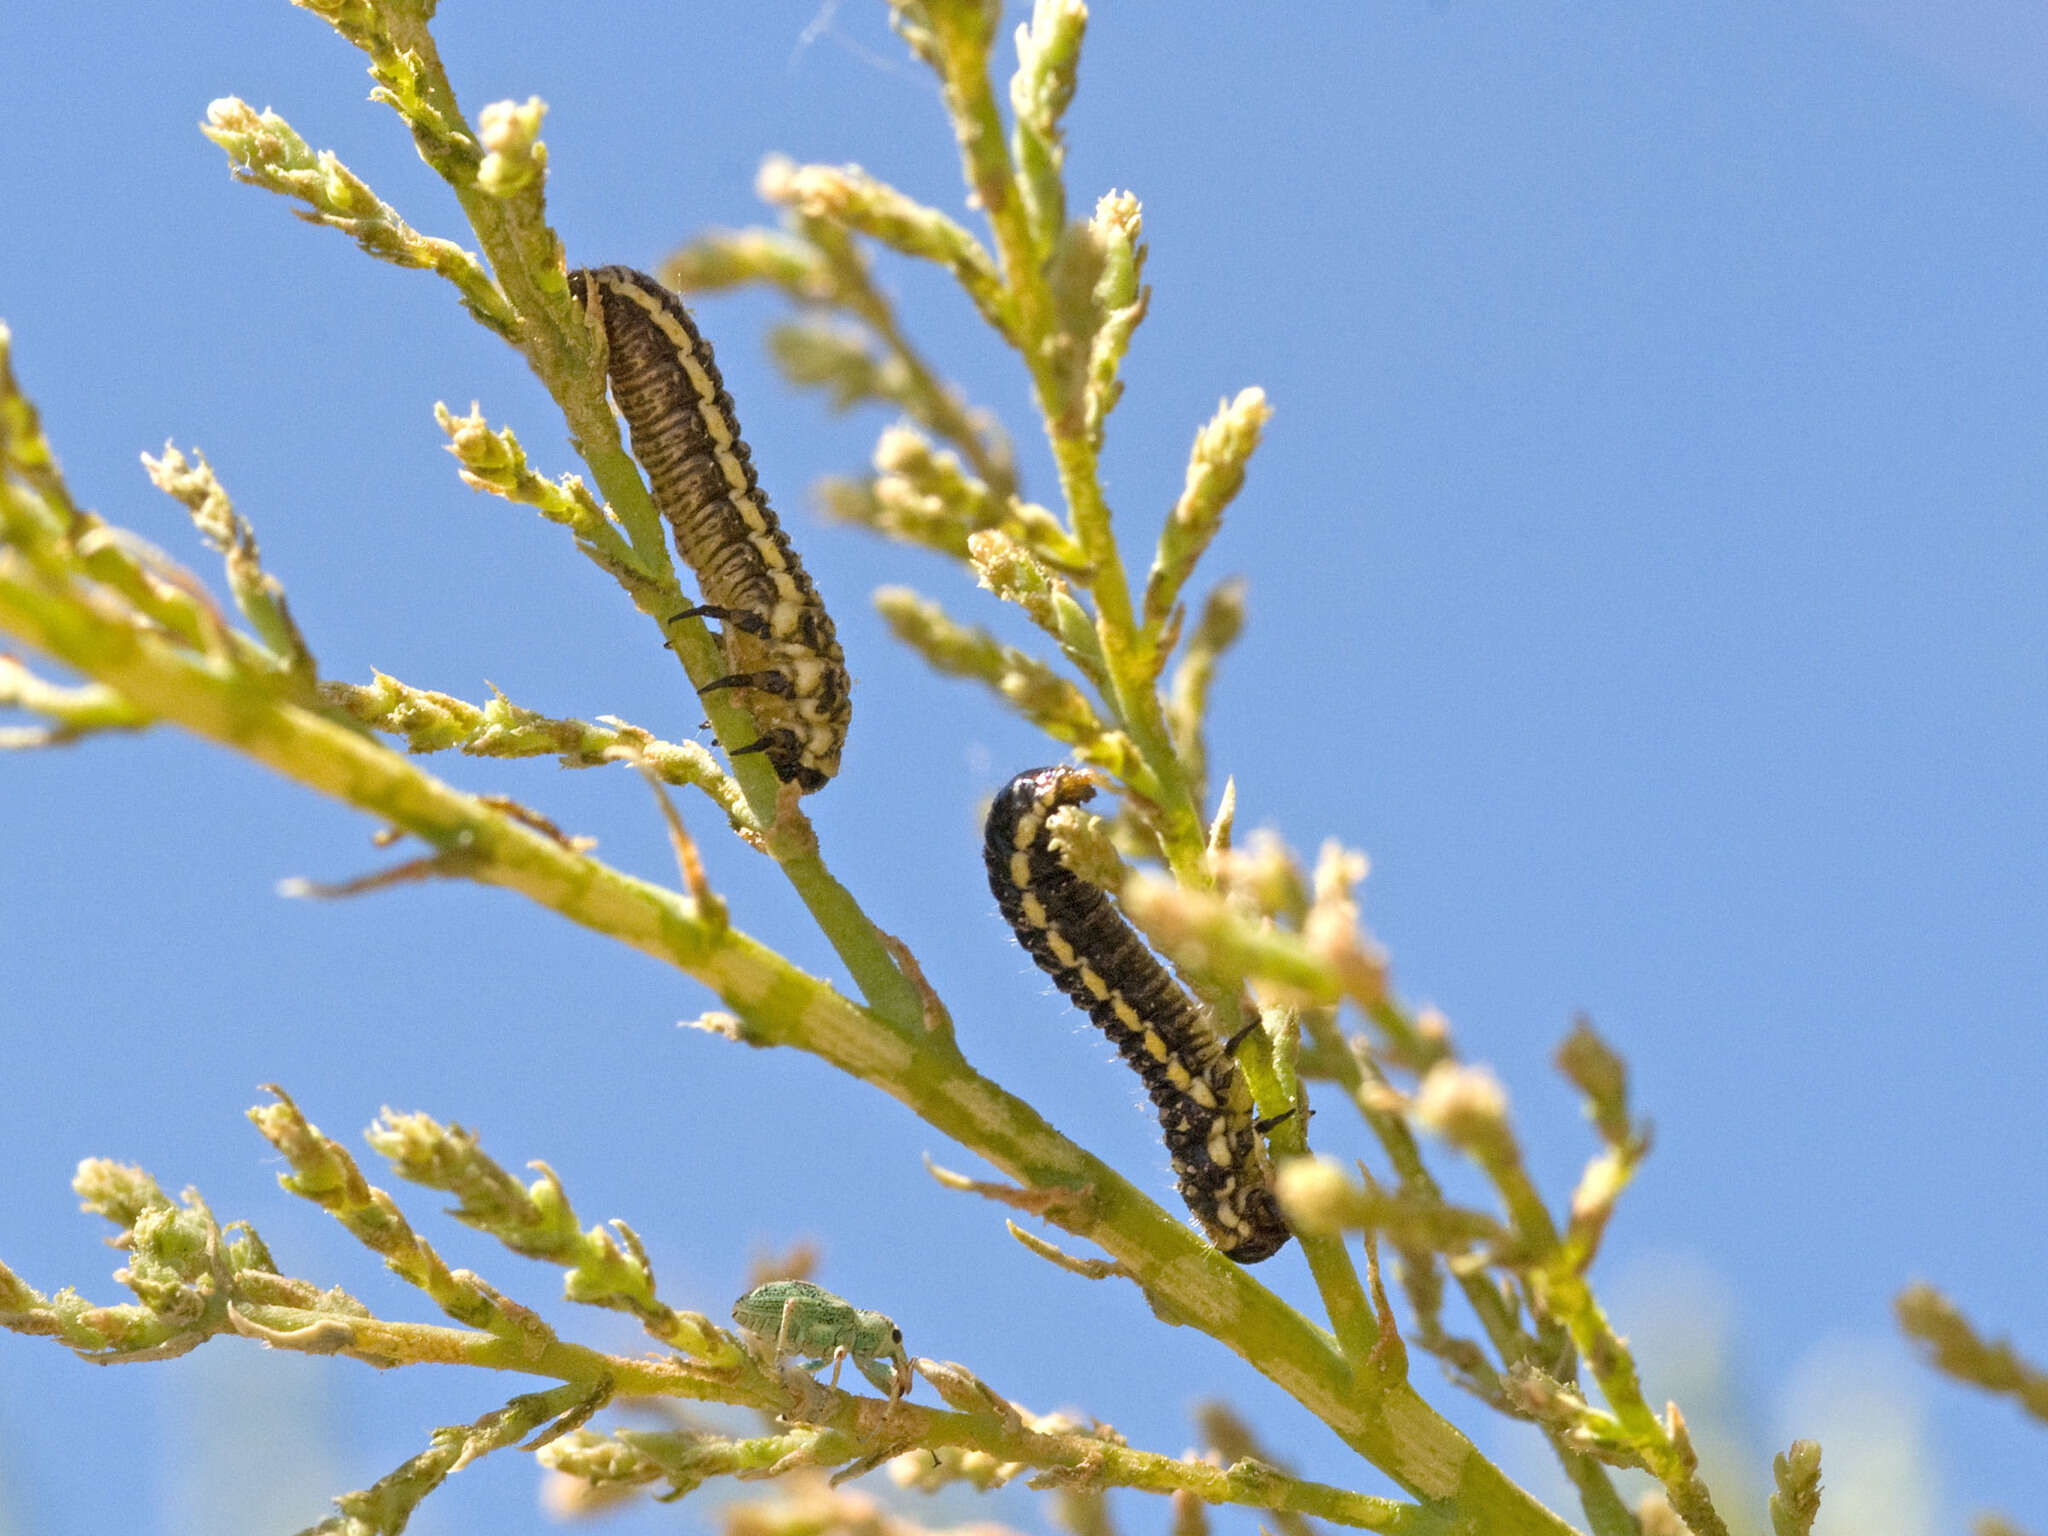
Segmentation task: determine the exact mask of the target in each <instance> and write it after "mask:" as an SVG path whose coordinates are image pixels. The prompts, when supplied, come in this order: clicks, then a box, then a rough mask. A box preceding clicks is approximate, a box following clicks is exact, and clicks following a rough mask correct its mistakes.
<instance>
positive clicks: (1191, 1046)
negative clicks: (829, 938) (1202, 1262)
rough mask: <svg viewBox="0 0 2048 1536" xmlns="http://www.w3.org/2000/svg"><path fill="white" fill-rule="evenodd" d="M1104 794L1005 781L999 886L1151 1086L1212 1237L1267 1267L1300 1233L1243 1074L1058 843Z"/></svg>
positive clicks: (991, 873) (992, 864)
mask: <svg viewBox="0 0 2048 1536" xmlns="http://www.w3.org/2000/svg"><path fill="white" fill-rule="evenodd" d="M1094 793H1095V786H1094V783H1093V782H1092V781H1091V779H1090V777H1089V776H1088V775H1087V774H1086V773H1083V772H1081V771H1080V770H1079V769H1074V768H1034V769H1032V770H1031V771H1029V772H1027V773H1020V774H1018V775H1017V777H1016V778H1014V779H1012V780H1011V781H1010V782H1009V783H1008V784H1007V785H1006V786H1004V788H1003V790H1002V792H1001V793H1000V794H998V795H997V796H996V798H995V804H994V805H993V806H991V807H990V808H989V813H988V825H987V828H986V831H985V835H984V838H983V842H982V859H983V862H984V863H985V864H986V865H987V867H988V883H989V889H990V890H991V891H993V892H994V893H995V898H996V904H997V905H998V906H1000V907H1001V908H1002V909H1003V916H1004V917H1005V918H1006V919H1008V921H1009V924H1010V927H1011V929H1012V930H1014V931H1015V933H1016V935H1017V941H1018V942H1019V943H1020V944H1022V945H1023V946H1024V948H1025V949H1026V950H1027V951H1029V953H1030V955H1031V958H1032V959H1033V960H1035V961H1036V962H1037V963H1038V966H1039V969H1041V970H1043V971H1044V972H1045V973H1046V974H1047V975H1049V976H1051V977H1052V979H1053V981H1054V983H1055V984H1056V985H1057V986H1058V987H1059V989H1060V990H1061V991H1062V992H1064V993H1066V995H1067V997H1068V998H1069V999H1070V1000H1071V1001H1072V1002H1073V1003H1074V1004H1075V1006H1076V1007H1079V1008H1080V1009H1082V1010H1083V1011H1084V1012H1086V1013H1087V1015H1088V1017H1089V1018H1090V1019H1092V1020H1093V1021H1094V1022H1095V1025H1096V1027H1097V1028H1098V1029H1100V1030H1101V1031H1102V1032H1103V1033H1104V1034H1105V1035H1107V1036H1109V1038H1110V1041H1111V1043H1112V1044H1114V1045H1115V1046H1116V1048H1117V1051H1118V1053H1119V1054H1120V1055H1122V1057H1123V1058H1124V1060H1125V1061H1126V1062H1128V1063H1129V1064H1130V1065H1131V1066H1132V1067H1133V1068H1135V1069H1136V1071H1137V1073H1138V1075H1139V1076H1140V1077H1141V1078H1143V1079H1144V1081H1145V1088H1146V1091H1147V1093H1149V1094H1150V1096H1151V1099H1152V1103H1153V1104H1154V1106H1155V1107H1156V1108H1157V1109H1158V1111H1159V1126H1160V1130H1161V1132H1162V1133H1163V1134H1164V1136H1165V1138H1166V1150H1167V1153H1168V1155H1169V1156H1170V1157H1171V1158H1172V1160H1173V1171H1174V1173H1175V1175H1176V1176H1177V1177H1178V1178H1179V1181H1180V1193H1181V1198H1182V1199H1183V1200H1185V1201H1186V1202H1187V1206H1188V1210H1189V1211H1190V1212H1191V1213H1192V1214H1193V1216H1194V1218H1195V1220H1196V1221H1197V1222H1198V1223H1200V1225H1201V1227H1202V1230H1203V1232H1204V1233H1206V1234H1207V1236H1208V1238H1209V1241H1210V1242H1212V1243H1214V1244H1215V1245H1216V1246H1217V1248H1219V1249H1220V1250H1222V1252H1224V1253H1225V1254H1228V1255H1229V1256H1230V1257H1231V1258H1233V1259H1235V1260H1237V1261H1238V1262H1239V1263H1240V1264H1256V1263H1258V1262H1259V1260H1261V1259H1266V1258H1271V1257H1272V1256H1273V1255H1274V1254H1275V1253H1277V1252H1279V1251H1280V1249H1281V1248H1282V1247H1283V1246H1284V1245H1285V1244H1286V1242H1287V1239H1288V1237H1289V1236H1290V1234H1289V1232H1288V1230H1287V1223H1286V1220H1285V1219H1284V1218H1283V1217H1282V1216H1281V1214H1280V1205H1279V1202H1278V1201H1277V1200H1276V1199H1275V1198H1274V1196H1273V1185H1272V1172H1271V1169H1270V1167H1269V1166H1268V1164H1267V1162H1266V1153H1265V1148H1264V1147H1263V1146H1261V1145H1260V1143H1259V1139H1258V1135H1257V1129H1256V1127H1255V1126H1254V1124H1253V1118H1254V1115H1255V1110H1254V1108H1253V1105H1252V1097H1251V1090H1250V1088H1249V1087H1247V1086H1246V1084H1245V1080H1244V1074H1243V1073H1242V1072H1240V1071H1239V1070H1238V1069H1237V1063H1236V1062H1235V1061H1233V1060H1232V1059H1231V1058H1230V1054H1229V1052H1227V1051H1226V1050H1224V1048H1223V1042H1222V1041H1221V1040H1218V1039H1217V1038H1216V1033H1215V1031H1214V1030H1212V1029H1210V1027H1209V1024H1208V1020H1207V1019H1206V1018H1205V1017H1204V1015H1203V1013H1202V1011H1201V1009H1200V1008H1198V1007H1197V1006H1196V1005H1195V1002H1194V999H1192V998H1191V997H1189V996H1188V995H1187V993H1186V992H1185V991H1183V990H1182V989H1181V986H1180V984H1179V983H1178V982H1177V981H1175V980H1174V979H1173V977H1172V976H1171V975H1169V974H1168V972H1167V970H1166V967H1165V966H1164V965H1162V964H1160V962H1159V959H1158V957H1157V956H1155V955H1154V954H1153V953H1152V951H1150V950H1149V949H1147V948H1146V947H1145V945H1144V943H1143V942H1142V941H1141V940H1140V939H1139V938H1138V936H1137V934H1136V933H1134V932H1133V931H1132V930H1131V926H1130V925H1129V924H1128V923H1126V922H1125V921H1124V920H1123V918H1122V917H1120V916H1118V915H1117V913H1116V911H1115V909H1114V908H1113V907H1112V906H1111V905H1110V903H1109V898H1108V897H1107V896H1105V895H1104V894H1103V893H1102V892H1101V891H1099V890H1097V889H1096V888H1095V887H1094V886H1093V885H1090V884H1089V883H1088V882H1087V881H1085V880H1083V879H1082V878H1081V877H1080V876H1078V875H1076V874H1075V873H1074V872H1073V871H1072V870H1070V869H1068V868H1067V867H1066V865H1065V864H1064V863H1063V862H1062V861H1061V859H1060V857H1059V854H1058V853H1057V851H1056V850H1055V849H1054V848H1053V847H1052V840H1051V837H1050V835H1049V832H1048V824H1049V822H1050V820H1051V817H1052V813H1053V812H1054V811H1055V810H1057V809H1058V808H1059V807H1060V806H1062V805H1075V804H1078V803H1080V802H1081V801H1083V800H1087V799H1089V798H1091V797H1092V796H1093V795H1094Z"/></svg>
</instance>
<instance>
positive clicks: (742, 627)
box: [669, 603, 775, 640]
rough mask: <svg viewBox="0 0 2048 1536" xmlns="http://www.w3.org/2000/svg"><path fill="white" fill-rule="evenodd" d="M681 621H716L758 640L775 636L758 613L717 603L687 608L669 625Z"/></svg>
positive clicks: (670, 617)
mask: <svg viewBox="0 0 2048 1536" xmlns="http://www.w3.org/2000/svg"><path fill="white" fill-rule="evenodd" d="M679 619H716V620H718V622H719V623H721V624H725V625H728V626H730V627H731V628H733V629H737V630H739V631H740V632H741V633H742V634H748V635H752V636H753V637H754V638H755V639H757V640H769V639H773V638H774V634H775V632H774V631H773V630H772V629H770V628H769V627H768V621H767V620H766V619H764V618H762V617H761V615H759V614H758V613H749V612H747V610H746V609H744V608H721V607H719V606H718V604H716V603H699V604H698V605H697V606H696V607H695V608H685V609H684V610H683V611H682V612H681V613H677V614H671V615H670V616H669V623H671V624H673V623H675V622H676V621H677V620H679Z"/></svg>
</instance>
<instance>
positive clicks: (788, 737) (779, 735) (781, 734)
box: [732, 731, 797, 757]
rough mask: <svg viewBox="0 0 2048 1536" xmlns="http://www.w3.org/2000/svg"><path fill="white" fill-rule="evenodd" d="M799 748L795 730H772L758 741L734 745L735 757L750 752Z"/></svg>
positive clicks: (789, 750) (733, 753) (793, 750)
mask: <svg viewBox="0 0 2048 1536" xmlns="http://www.w3.org/2000/svg"><path fill="white" fill-rule="evenodd" d="M796 748H797V739H796V732H795V731H770V732H769V733H768V734H767V735H765V736H763V737H762V738H761V739H760V740H758V741H750V742H748V743H747V744H746V745H745V746H744V747H734V748H733V749H732V755H733V756H734V757H745V756H746V755H747V754H748V753H749V752H790V753H793V752H795V751H796Z"/></svg>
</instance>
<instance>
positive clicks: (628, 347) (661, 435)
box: [569, 267, 853, 792]
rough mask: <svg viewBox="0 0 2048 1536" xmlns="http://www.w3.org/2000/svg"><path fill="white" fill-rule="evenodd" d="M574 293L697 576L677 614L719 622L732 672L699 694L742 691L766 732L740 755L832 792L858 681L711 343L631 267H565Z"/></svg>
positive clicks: (657, 495)
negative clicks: (774, 503) (771, 496)
mask: <svg viewBox="0 0 2048 1536" xmlns="http://www.w3.org/2000/svg"><path fill="white" fill-rule="evenodd" d="M569 293H570V295H571V297H573V298H574V299H575V300H576V302H577V303H578V304H579V305H580V306H582V308H583V311H584V314H585V315H586V316H587V317H588V318H589V320H590V323H591V327H592V329H593V331H594V332H595V333H596V335H597V336H598V337H599V338H600V340H601V342H602V345H603V349H604V358H605V363H604V366H605V377H606V378H607V379H608V380H609V382H610V384H611V391H612V399H613V400H614V401H615V402H616V403H617V405H618V408H619V414H620V415H621V416H623V417H625V418H626V425H627V426H628V427H629V428H631V430H632V436H633V457H634V458H636V459H637V460H639V461H640V467H641V468H642V469H644V470H645V471H646V472H647V480H648V489H649V492H650V494H651V495H652V496H653V498H654V505H655V506H656V507H657V508H658V509H659V510H660V512H661V515H662V516H663V517H664V518H666V519H667V521H668V524H669V527H670V528H671V529H672V530H673V532H674V534H675V541H676V550H677V552H678V553H679V554H680V555H681V556H682V557H683V559H684V561H685V562H686V563H687V564H688V565H689V567H690V569H691V570H693V571H695V572H696V573H697V583H698V588H699V591H700V594H701V596H700V599H699V601H698V604H697V606H696V607H694V608H689V609H685V610H684V611H683V612H682V613H679V614H677V615H675V618H678V619H680V618H709V619H716V620H718V622H719V625H720V628H721V629H722V631H723V637H722V643H723V645H724V649H725V659H726V665H727V666H728V667H730V668H731V671H729V672H728V673H726V675H725V676H723V677H718V678H713V679H712V680H711V681H710V682H708V683H706V684H705V685H704V689H703V690H700V691H707V690H709V689H713V688H739V689H744V690H746V693H747V707H748V709H749V710H750V711H751V712H752V714H753V716H754V719H755V721H756V722H757V723H758V724H759V725H760V727H761V736H760V739H759V740H758V741H755V742H752V743H751V744H749V745H747V746H744V747H741V748H739V749H738V750H739V751H741V752H761V753H765V754H766V755H767V758H768V761H769V763H770V765H771V766H773V768H774V769H775V773H776V777H778V778H780V779H781V780H782V781H783V782H784V783H789V782H792V781H793V782H794V783H795V784H796V785H797V786H798V788H800V789H802V790H804V791H806V792H809V791H811V790H815V789H822V788H824V786H825V784H826V782H827V781H828V780H829V779H830V778H831V777H832V775H833V774H835V773H837V772H838V771H839V753H840V749H841V748H842V747H844V746H845V744H846V726H847V722H848V720H849V719H850V718H851V717H852V714H853V706H852V702H851V700H850V699H849V697H848V694H849V692H850V690H851V689H852V686H853V683H852V679H851V678H849V677H848V676H847V672H846V658H845V656H844V655H843V654H842V653H841V652H840V649H839V641H838V639H837V638H836V637H835V635H834V633H833V629H832V619H831V616H830V615H829V614H827V613H826V612H825V605H824V604H823V603H822V602H820V601H819V600H818V590H817V588H816V587H814V586H812V585H811V578H810V577H809V576H808V575H807V574H806V573H805V571H804V567H803V562H802V561H801V560H799V559H798V558H797V553H796V551H795V550H793V549H791V548H790V547H789V538H788V536H787V535H786V534H784V533H783V531H782V525H781V524H780V523H778V522H777V521H776V519H775V513H774V512H773V511H772V510H771V509H770V508H769V506H768V498H767V497H766V496H765V495H763V494H762V492H761V487H760V484H759V482H758V481H757V480H756V478H755V474H754V464H753V459H752V457H751V455H750V454H749V453H748V451H747V445H746V444H745V443H743V442H741V441H740V430H739V420H738V418H737V417H736V416H735V415H734V414H733V405H732V396H731V395H728V394H727V393H726V392H725V382H724V380H723V379H721V378H720V377H719V373H718V365H717V363H716V362H715V361H714V360H713V358H712V355H711V343H710V342H708V341H706V340H705V339H704V338H703V336H702V335H700V334H699V333H698V330H697V326H696V322H695V321H693V320H692V319H691V318H690V312H689V311H688V310H687V309H685V308H684V307H683V301H682V300H681V299H679V298H677V297H676V296H675V295H674V294H673V293H670V292H669V291H668V290H667V289H666V288H664V287H662V286H661V284H660V283H658V282H656V281H655V280H654V279H653V278H651V277H649V276H648V275H647V274H646V273H644V272H636V271H634V270H633V269H632V268H631V267H589V268H582V269H579V270H577V271H574V272H571V273H570V274H569ZM671 622H673V620H671Z"/></svg>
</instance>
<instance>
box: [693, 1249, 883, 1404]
mask: <svg viewBox="0 0 2048 1536" xmlns="http://www.w3.org/2000/svg"><path fill="white" fill-rule="evenodd" d="M732 1320H733V1321H734V1322H736V1323H738V1324H739V1325H740V1328H741V1330H742V1331H743V1332H744V1333H746V1334H747V1335H748V1336H749V1337H750V1338H753V1339H756V1340H758V1341H759V1342H760V1343H761V1344H763V1345H764V1346H767V1347H768V1348H770V1349H772V1350H773V1351H774V1358H775V1359H777V1360H780V1359H782V1358H783V1357H784V1356H786V1355H795V1356H797V1357H798V1358H800V1359H801V1360H802V1361H803V1362H804V1369H805V1370H808V1371H815V1370H816V1369H817V1368H818V1367H819V1366H821V1365H823V1364H824V1363H825V1362H826V1361H827V1360H830V1361H831V1362H832V1385H833V1386H835V1387H836V1386H838V1385H839V1368H840V1367H841V1366H842V1365H844V1364H845V1363H846V1362H847V1361H848V1360H849V1359H850V1360H852V1361H853V1363H854V1365H855V1366H856V1367H857V1368H858V1369H859V1371H860V1373H861V1375H863V1376H865V1377H867V1379H868V1380H869V1381H871V1382H873V1383H874V1384H875V1386H876V1388H877V1389H878V1390H880V1391H883V1392H886V1393H888V1394H889V1401H890V1402H892V1403H893V1402H895V1401H896V1400H897V1399H898V1398H900V1397H901V1396H903V1394H904V1393H905V1392H908V1391H909V1390H910V1357H909V1356H908V1355H906V1354H904V1352H903V1330H902V1329H901V1328H898V1327H897V1326H896V1325H895V1323H893V1322H891V1321H890V1320H889V1319H888V1318H886V1317H884V1316H883V1315H882V1314H881V1313H879V1312H869V1311H865V1310H863V1309H862V1308H859V1307H856V1306H855V1305H854V1304H853V1303H852V1302H850V1301H847V1300H846V1299H845V1298H843V1297H839V1296H834V1295H833V1294H832V1293H831V1292H830V1291H828V1290H826V1289H825V1288H824V1287H823V1286H821V1285H813V1284H811V1283H810V1281H808V1280H770V1281H769V1282H768V1283H767V1284H766V1285H757V1286H755V1287H754V1289H752V1290H751V1291H749V1292H747V1294H746V1295H744V1296H742V1297H741V1298H740V1299H739V1300H738V1301H736V1302H734V1303H733V1304H732ZM884 1361H887V1362H888V1364H887V1366H886V1367H885V1366H884V1364H883V1362H884Z"/></svg>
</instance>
